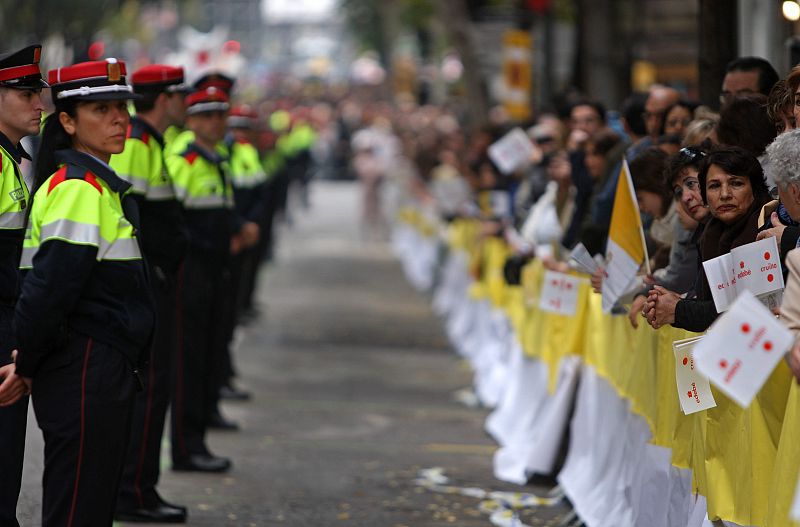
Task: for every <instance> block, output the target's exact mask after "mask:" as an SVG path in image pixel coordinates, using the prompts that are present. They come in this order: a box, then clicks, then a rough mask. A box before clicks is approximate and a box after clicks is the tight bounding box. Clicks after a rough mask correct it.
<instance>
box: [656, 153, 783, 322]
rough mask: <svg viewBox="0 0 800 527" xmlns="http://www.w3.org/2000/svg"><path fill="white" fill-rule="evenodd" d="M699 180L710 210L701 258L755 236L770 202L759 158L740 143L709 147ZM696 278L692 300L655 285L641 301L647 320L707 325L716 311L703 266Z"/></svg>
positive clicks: (701, 242) (702, 243)
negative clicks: (732, 145)
mask: <svg viewBox="0 0 800 527" xmlns="http://www.w3.org/2000/svg"><path fill="white" fill-rule="evenodd" d="M699 180H700V194H701V196H702V198H703V202H704V203H705V204H706V205H707V206H708V210H709V213H710V214H711V219H710V220H709V221H708V223H707V224H706V227H705V229H704V231H703V236H702V238H701V239H700V257H701V259H702V260H703V261H706V260H710V259H712V258H716V257H717V256H721V255H723V254H727V253H729V252H730V251H731V249H733V248H734V247H738V246H740V245H745V244H748V243H751V242H754V241H756V236H757V235H758V219H759V215H760V213H761V208H762V207H763V206H764V204H765V203H767V202H768V201H769V193H768V191H767V185H766V183H765V182H764V172H763V170H762V168H761V165H760V164H759V163H758V159H756V158H755V157H754V156H753V155H752V154H750V153H749V152H747V151H745V150H743V149H741V148H738V147H721V148H718V149H715V150H712V151H711V152H709V153H708V155H706V156H705V158H704V160H703V164H702V166H701V168H700V173H699ZM700 278H701V280H700V283H699V284H698V285H697V286H696V288H695V291H694V294H695V297H694V298H691V299H682V298H681V297H680V296H679V295H678V294H677V293H674V292H671V291H668V290H667V289H665V288H663V287H660V286H656V287H654V290H653V291H652V292H651V293H650V296H649V298H648V301H647V305H646V306H645V316H646V317H647V320H648V322H649V323H650V325H652V326H653V327H654V328H659V327H661V326H663V325H664V324H672V325H673V326H675V327H678V328H683V329H687V330H689V331H705V330H706V329H708V327H709V326H710V325H711V323H712V322H714V320H715V319H716V318H717V316H718V313H717V310H716V308H715V307H714V301H713V299H712V296H711V289H710V288H709V285H708V279H707V278H706V275H705V272H704V270H702V269H701V275H700Z"/></svg>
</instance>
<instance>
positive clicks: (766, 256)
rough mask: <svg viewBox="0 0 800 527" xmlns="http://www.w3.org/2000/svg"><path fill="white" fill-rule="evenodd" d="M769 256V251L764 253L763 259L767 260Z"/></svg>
mask: <svg viewBox="0 0 800 527" xmlns="http://www.w3.org/2000/svg"><path fill="white" fill-rule="evenodd" d="M771 257H772V255H771V254H769V253H764V259H765V260H769V259H770V258H771Z"/></svg>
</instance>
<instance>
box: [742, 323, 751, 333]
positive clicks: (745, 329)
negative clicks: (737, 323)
mask: <svg viewBox="0 0 800 527" xmlns="http://www.w3.org/2000/svg"><path fill="white" fill-rule="evenodd" d="M749 331H750V324H742V333H748V332H749Z"/></svg>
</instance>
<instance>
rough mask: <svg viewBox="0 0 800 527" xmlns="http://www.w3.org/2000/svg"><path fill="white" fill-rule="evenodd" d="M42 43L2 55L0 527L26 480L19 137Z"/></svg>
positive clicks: (33, 112)
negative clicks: (19, 362) (18, 328)
mask: <svg viewBox="0 0 800 527" xmlns="http://www.w3.org/2000/svg"><path fill="white" fill-rule="evenodd" d="M41 49H42V48H41V46H38V45H35V46H28V47H26V48H24V49H21V50H19V51H15V52H12V53H6V54H3V55H0V171H1V172H2V176H1V177H2V181H0V186H1V187H2V188H0V382H2V384H0V474H2V477H0V526H4V527H5V526H14V527H16V526H18V525H19V524H18V523H17V520H16V510H17V500H18V498H19V490H20V484H21V482H22V464H23V457H24V452H25V428H26V421H27V414H28V397H27V396H26V395H25V394H26V393H27V391H28V389H27V386H26V385H25V383H24V382H23V381H22V379H21V378H20V377H18V376H17V375H16V374H15V373H14V365H13V364H11V361H12V358H11V353H12V351H13V350H14V348H15V344H14V342H15V339H14V335H13V332H12V330H11V326H12V320H13V317H14V304H15V303H16V300H17V295H18V291H19V282H18V274H19V258H20V252H21V250H22V240H23V238H24V235H25V215H26V213H27V208H28V205H29V204H30V196H29V194H28V186H27V185H26V183H25V181H24V180H23V177H22V172H21V171H20V168H19V164H20V162H21V161H22V158H25V159H30V157H28V154H27V153H26V152H25V150H23V148H22V146H21V145H20V140H21V139H22V138H23V137H25V136H28V135H35V134H38V133H39V124H40V122H41V119H42V110H43V109H44V107H43V105H42V99H41V91H42V88H44V87H46V86H47V84H46V83H45V82H44V80H43V79H42V75H41V72H40V71H39V57H40V55H41Z"/></svg>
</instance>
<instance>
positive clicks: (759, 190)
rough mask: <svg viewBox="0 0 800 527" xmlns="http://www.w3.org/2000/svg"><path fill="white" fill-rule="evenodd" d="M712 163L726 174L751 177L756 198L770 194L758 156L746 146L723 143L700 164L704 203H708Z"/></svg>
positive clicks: (701, 190)
mask: <svg viewBox="0 0 800 527" xmlns="http://www.w3.org/2000/svg"><path fill="white" fill-rule="evenodd" d="M711 165H717V166H718V167H720V168H721V169H722V170H724V171H725V173H726V174H731V175H732V176H742V177H746V178H747V179H749V180H750V186H751V187H752V188H753V196H755V198H756V200H758V199H759V198H765V197H767V196H769V189H768V188H767V182H766V181H765V180H764V169H763V168H761V163H759V162H758V158H756V156H754V155H753V154H751V153H750V152H748V151H747V150H745V149H744V148H740V147H738V146H725V145H722V146H718V147H716V148H713V149H712V150H711V151H710V152H708V154H707V155H706V156H705V158H704V159H703V163H702V164H701V165H700V173H699V174H698V179H699V180H700V195H701V196H702V197H703V203H706V204H708V199H707V198H706V180H707V179H708V170H709V169H710V168H711Z"/></svg>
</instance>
